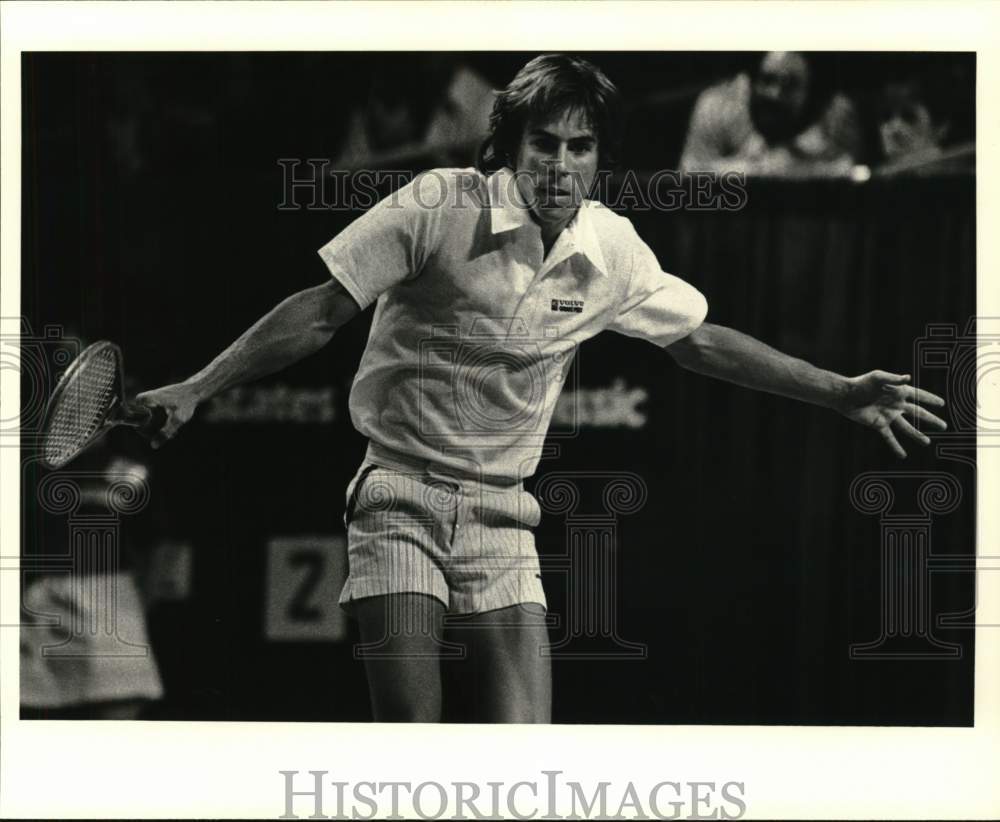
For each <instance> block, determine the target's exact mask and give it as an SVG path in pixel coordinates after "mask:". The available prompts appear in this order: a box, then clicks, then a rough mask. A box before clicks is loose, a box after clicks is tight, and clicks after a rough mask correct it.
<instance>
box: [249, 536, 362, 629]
mask: <svg viewBox="0 0 1000 822" xmlns="http://www.w3.org/2000/svg"><path fill="white" fill-rule="evenodd" d="M346 579H347V540H346V538H345V537H344V536H343V535H342V534H341V535H334V534H325V535H320V536H284V537H274V538H272V539H271V540H270V542H268V545H267V577H266V582H267V614H266V620H265V625H264V632H265V636H266V637H267V638H268V639H269V640H271V641H273V642H309V641H312V642H343V641H344V640H345V639H347V616H346V614H344V612H343V611H342V610H341V609H340V606H339V605H338V604H337V598H338V597H339V596H340V592H341V590H342V589H343V587H344V581H345V580H346Z"/></svg>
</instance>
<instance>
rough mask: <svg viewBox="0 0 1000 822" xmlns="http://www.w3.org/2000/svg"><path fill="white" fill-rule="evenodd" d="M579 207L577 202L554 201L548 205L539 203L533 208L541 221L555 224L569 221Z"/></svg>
mask: <svg viewBox="0 0 1000 822" xmlns="http://www.w3.org/2000/svg"><path fill="white" fill-rule="evenodd" d="M577 208H578V206H577V204H576V203H573V202H570V203H568V204H567V205H557V204H554V203H553V204H548V205H542V204H538V205H536V206H535V208H534V209H532V210H533V211H534V213H535V217H537V218H538V221H539V222H541V223H546V224H547V225H554V224H558V223H568V222H569V221H570V220H572V219H573V217H574V216H575V215H576V209H577Z"/></svg>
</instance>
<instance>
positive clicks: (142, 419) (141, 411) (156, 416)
mask: <svg viewBox="0 0 1000 822" xmlns="http://www.w3.org/2000/svg"><path fill="white" fill-rule="evenodd" d="M125 422H126V423H127V424H128V425H131V426H134V427H135V428H136V429H137V430H138V432H139V433H140V434H142V435H143V436H144V437H151V436H153V435H154V434H155V433H156V432H157V431H159V430H160V429H161V428H163V426H164V425H166V424H167V409H165V408H164V407H163V406H160V405H139V404H134V403H133V404H129V406H128V408H127V409H126V412H125Z"/></svg>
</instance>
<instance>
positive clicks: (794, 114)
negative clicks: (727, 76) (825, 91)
mask: <svg viewBox="0 0 1000 822" xmlns="http://www.w3.org/2000/svg"><path fill="white" fill-rule="evenodd" d="M808 97H809V66H808V64H807V63H806V60H805V58H804V57H803V56H802V55H801V54H798V53H796V52H788V51H772V52H770V53H768V54H767V55H765V57H764V59H763V60H762V61H761V64H760V69H759V70H758V72H757V76H756V77H754V80H753V87H752V89H751V92H750V118H751V119H752V120H753V124H754V127H755V128H756V129H757V131H759V132H760V133H761V135H762V136H763V137H764V139H765V140H767V141H768V142H769V143H772V144H774V143H781V142H784V141H787V140H790V139H792V138H793V137H795V136H796V135H797V134H798V133H799V132H800V131H801V130H802V129H803V128H804V127H805V126H806V125H807V124H806V123H804V122H803V113H804V110H805V106H806V101H807V99H808Z"/></svg>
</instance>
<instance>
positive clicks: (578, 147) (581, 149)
mask: <svg viewBox="0 0 1000 822" xmlns="http://www.w3.org/2000/svg"><path fill="white" fill-rule="evenodd" d="M591 149H593V145H592V144H591V143H575V144H571V145H570V147H569V150H570V151H572V152H573V153H574V154H586V153H587V152H588V151H590V150H591Z"/></svg>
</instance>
